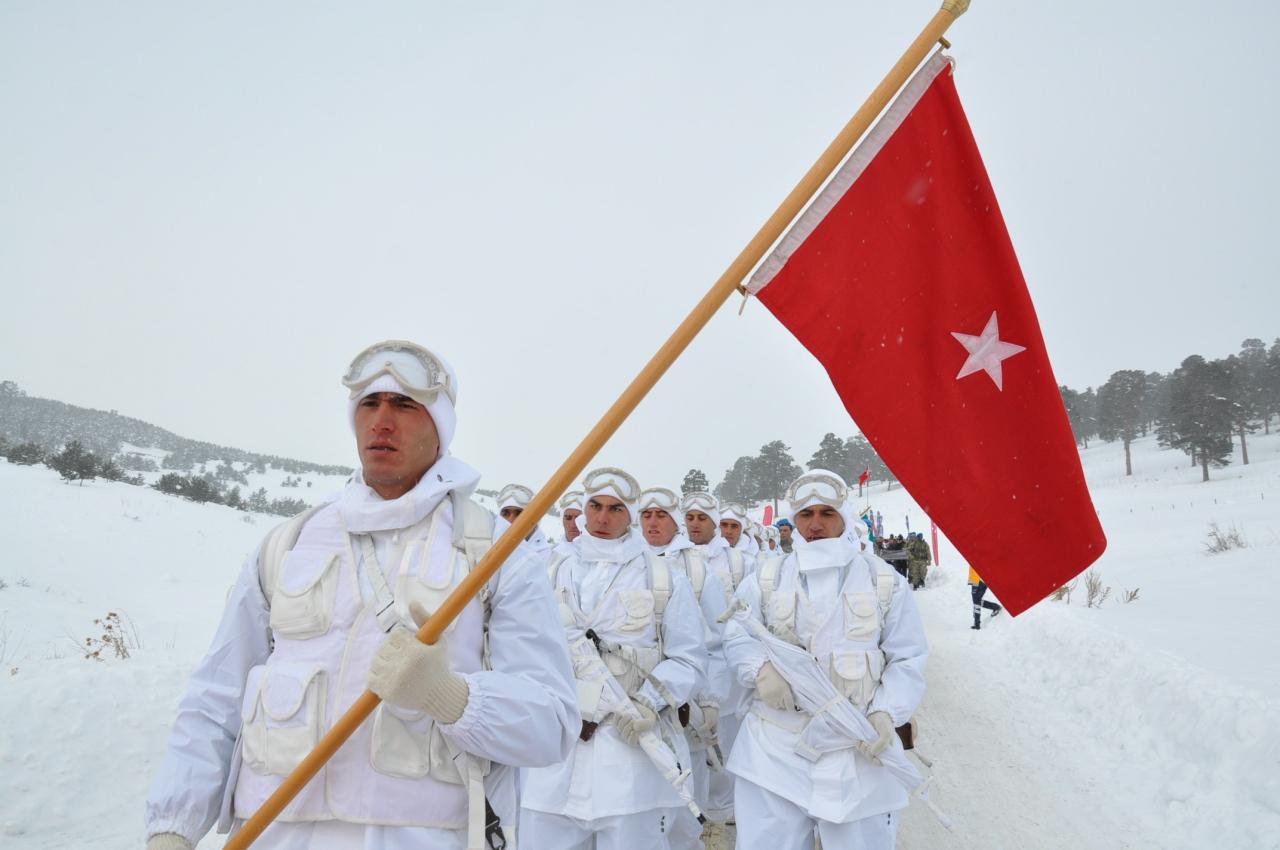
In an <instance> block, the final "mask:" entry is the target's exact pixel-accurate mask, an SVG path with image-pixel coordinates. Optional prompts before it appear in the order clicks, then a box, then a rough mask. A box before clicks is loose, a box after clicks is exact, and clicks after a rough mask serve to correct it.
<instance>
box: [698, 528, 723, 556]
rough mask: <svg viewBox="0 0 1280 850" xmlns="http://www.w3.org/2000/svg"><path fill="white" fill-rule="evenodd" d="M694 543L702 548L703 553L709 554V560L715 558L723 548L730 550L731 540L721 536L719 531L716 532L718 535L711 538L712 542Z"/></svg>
mask: <svg viewBox="0 0 1280 850" xmlns="http://www.w3.org/2000/svg"><path fill="white" fill-rule="evenodd" d="M694 545H696V546H697V548H699V549H701V550H702V553H703V554H704V555H706V556H707V560H708V561H709V560H711V559H712V558H714V557H715V556H716V553H717V552H719V551H720V550H721V549H723V550H724V551H726V552H728V551H729V541H728V540H725V539H724V538H723V537H721V536H720V532H718V531H717V532H716V536H715V537H712V538H711V542H710V543H700V544H694Z"/></svg>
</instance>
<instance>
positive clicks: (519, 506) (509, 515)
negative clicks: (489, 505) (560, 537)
mask: <svg viewBox="0 0 1280 850" xmlns="http://www.w3.org/2000/svg"><path fill="white" fill-rule="evenodd" d="M532 501H533V491H532V490H530V489H529V488H528V487H525V486H524V485H523V484H508V485H507V486H506V487H503V488H502V490H501V491H500V492H499V493H498V516H500V517H502V518H503V519H505V520H506V521H507V522H515V521H516V517H518V516H520V514H522V513H524V509H525V508H527V507H529V503H530V502H532ZM524 541H525V543H527V544H528V545H529V548H530V549H532V550H533V551H534V552H537V553H538V554H539V555H542V556H543V557H548V553H550V552H551V544H550V543H548V542H547V536H546V535H545V534H543V533H542V529H541V528H539V527H538V526H537V525H535V526H534V527H533V528H532V530H530V531H529V533H528V534H527V535H525V538H524Z"/></svg>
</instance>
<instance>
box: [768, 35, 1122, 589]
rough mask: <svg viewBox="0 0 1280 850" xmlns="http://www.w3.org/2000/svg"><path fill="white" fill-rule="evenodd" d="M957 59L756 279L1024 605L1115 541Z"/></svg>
mask: <svg viewBox="0 0 1280 850" xmlns="http://www.w3.org/2000/svg"><path fill="white" fill-rule="evenodd" d="M952 72H953V64H952V62H951V60H950V58H949V57H946V56H943V55H941V54H935V56H934V57H933V58H932V59H930V60H929V61H928V62H927V63H926V64H925V65H924V66H923V67H922V68H921V69H920V70H919V71H918V72H917V73H916V75H915V76H914V77H913V78H912V80H911V81H910V82H909V83H908V84H907V85H906V87H905V88H904V89H903V90H902V92H901V93H900V94H899V96H898V98H897V100H895V102H894V103H893V105H892V106H890V108H889V110H888V111H887V112H886V113H885V115H884V116H883V117H882V118H881V120H880V122H879V123H878V124H877V125H876V127H875V128H873V129H872V131H871V132H870V133H869V134H868V135H867V136H866V138H864V139H863V140H862V142H860V143H859V145H858V147H857V148H856V149H855V150H854V152H853V153H852V154H851V155H850V157H849V159H848V160H847V161H846V162H845V164H844V165H843V166H842V167H841V169H840V170H839V171H838V172H837V174H836V175H835V176H834V177H833V178H832V179H831V180H830V181H829V182H828V184H827V186H826V187H824V189H823V190H822V192H821V193H820V194H819V195H818V197H816V198H815V199H814V201H813V203H812V204H810V206H809V208H808V209H807V210H806V211H805V213H804V214H803V215H802V216H801V217H800V218H799V219H798V220H797V221H796V223H795V224H794V225H793V226H792V228H791V230H790V231H789V232H788V233H787V235H786V236H784V237H783V239H782V241H781V242H779V244H778V247H777V248H776V249H775V250H774V252H773V253H772V254H771V255H770V256H769V257H767V258H766V259H765V261H764V262H763V263H762V264H761V266H760V268H759V269H758V270H757V272H756V273H755V275H754V276H753V277H752V279H751V281H750V282H749V284H748V289H749V290H750V291H752V292H754V293H756V294H757V295H758V296H759V298H760V301H761V302H762V303H763V304H764V305H765V306H766V307H768V309H769V310H770V311H771V312H772V313H773V314H774V315H775V316H777V317H778V319H779V320H781V321H782V323H783V324H784V325H786V326H787V328H788V329H789V330H790V331H791V332H792V333H794V334H795V335H796V337H797V338H799V340H800V342H801V343H803V344H804V346H805V347H806V348H807V349H809V351H810V352H812V353H813V354H814V356H816V357H817V358H818V360H820V361H821V362H822V365H823V366H824V367H825V368H826V370H827V373H828V374H829V375H830V376H831V380H832V382H833V383H834V384H835V388H836V392H838V393H839V395H840V398H841V400H842V401H843V402H844V404H845V407H846V408H847V409H848V411H849V414H850V415H851V416H852V417H853V418H854V421H855V422H857V425H858V428H859V430H861V431H862V433H863V434H864V435H865V436H866V437H867V439H868V440H869V441H870V442H871V444H872V445H873V446H875V449H876V451H877V452H879V454H880V457H881V458H883V459H884V461H885V463H886V464H888V466H889V468H890V469H891V470H892V471H893V473H894V475H895V476H896V477H897V478H898V480H899V481H901V482H902V484H903V485H904V486H905V487H906V488H907V490H908V491H909V492H910V493H911V495H912V496H913V497H914V498H915V500H916V501H917V502H918V503H919V504H920V507H921V508H923V509H924V511H925V512H926V513H927V514H928V515H929V516H930V517H932V518H933V520H934V521H936V522H937V524H938V526H939V527H940V528H941V529H942V530H943V532H944V533H945V534H946V535H947V537H949V538H950V539H951V541H952V542H953V543H954V544H955V546H956V548H957V549H958V550H959V551H960V553H961V554H962V555H964V557H965V558H966V559H967V560H968V561H969V563H970V564H971V565H972V566H973V567H974V568H975V569H977V570H978V572H979V573H981V574H982V576H983V578H984V579H986V582H987V584H988V585H990V587H991V589H992V590H993V591H995V593H996V595H997V596H999V597H1000V599H1001V601H1002V602H1003V603H1004V604H1005V606H1006V607H1007V608H1008V609H1009V610H1010V611H1011V612H1012V613H1014V614H1017V613H1020V612H1022V611H1024V610H1026V609H1027V608H1029V607H1031V606H1032V605H1034V604H1035V603H1036V602H1038V601H1039V600H1041V599H1043V598H1044V597H1045V596H1047V595H1048V594H1049V593H1051V592H1052V591H1053V590H1054V589H1055V588H1057V587H1058V586H1060V585H1062V584H1064V583H1065V582H1067V581H1069V580H1070V579H1071V578H1072V577H1074V576H1076V575H1077V574H1079V573H1080V572H1081V571H1083V570H1084V569H1085V568H1086V567H1088V566H1089V564H1091V563H1093V562H1094V561H1095V560H1096V559H1097V558H1098V557H1099V556H1100V555H1101V554H1102V552H1103V550H1104V549H1105V548H1106V538H1105V536H1104V535H1103V533H1102V526H1101V525H1100V524H1099V522H1098V516H1097V513H1096V511H1095V510H1094V507H1093V503H1092V501H1091V500H1090V498H1089V490H1088V487H1087V486H1086V484H1085V479H1084V473H1083V471H1082V470H1081V468H1080V456H1079V454H1078V452H1077V450H1076V443H1075V438H1074V437H1073V436H1072V433H1071V428H1070V426H1069V424H1068V423H1067V415H1066V410H1065V409H1064V408H1063V405H1062V398H1061V396H1060V395H1059V393H1058V386H1057V381H1056V380H1055V379H1054V376H1053V369H1052V368H1051V367H1050V365H1049V355H1048V353H1047V352H1046V351H1045V347H1044V340H1043V339H1042V338H1041V335H1040V325H1039V322H1038V321H1037V320H1036V314H1035V309H1034V308H1033V307H1032V305H1031V297H1030V295H1028V293H1027V286H1026V282H1025V281H1024V280H1023V277H1022V271H1021V269H1019V267H1018V260H1017V257H1016V256H1015V255H1014V252H1013V245H1012V243H1011V242H1010V240H1009V234H1008V232H1007V231H1006V230H1005V226H1004V219H1003V218H1002V217H1001V215H1000V207H999V205H998V204H997V203H996V198H995V194H994V193H993V192H992V189H991V184H990V182H989V181H988V179H987V173H986V169H985V168H984V167H983V165H982V157H981V156H980V155H979V153H978V148H977V145H976V144H975V143H974V140H973V135H972V133H971V132H970V130H969V123H968V121H967V120H966V118H965V114H964V110H963V108H962V107H961V105H960V99H959V96H958V95H957V94H956V88H955V81H954V79H953V74H952ZM868 375H884V376H886V377H885V379H884V380H883V381H880V380H869V379H868V378H867V376H868Z"/></svg>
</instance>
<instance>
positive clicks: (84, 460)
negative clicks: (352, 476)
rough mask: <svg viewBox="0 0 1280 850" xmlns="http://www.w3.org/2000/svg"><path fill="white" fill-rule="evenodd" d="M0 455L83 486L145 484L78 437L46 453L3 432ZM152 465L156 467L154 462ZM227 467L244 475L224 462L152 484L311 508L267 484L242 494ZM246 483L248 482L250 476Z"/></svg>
mask: <svg viewBox="0 0 1280 850" xmlns="http://www.w3.org/2000/svg"><path fill="white" fill-rule="evenodd" d="M0 457H4V458H8V460H9V462H10V463H13V464H16V465H18V466H35V465H36V464H44V465H45V466H47V467H49V468H50V469H52V470H53V471H54V472H57V473H58V474H59V475H60V476H62V479H63V480H64V481H67V482H73V481H74V482H77V483H79V484H81V485H83V484H84V482H86V481H92V480H94V479H95V478H104V479H106V480H108V481H121V482H123V483H125V484H132V485H134V486H137V487H141V486H144V485H145V484H146V479H144V478H143V477H142V474H141V473H135V474H134V475H129V474H128V472H127V471H126V470H125V469H124V468H123V467H121V466H120V464H118V463H116V461H115V460H114V459H113V458H109V457H108V458H102V457H99V456H98V455H97V454H95V453H94V452H92V451H90V450H88V449H86V448H85V447H84V445H82V444H81V443H80V441H79V440H72V441H71V442H69V443H67V444H66V445H65V446H63V447H62V449H61V450H59V451H57V452H46V451H45V450H44V448H43V447H42V446H41V445H40V444H39V443H34V442H27V443H19V444H17V445H12V444H10V443H9V441H8V440H7V439H6V438H5V437H4V435H3V434H0ZM152 465H153V466H154V463H153V464H152ZM226 470H230V471H231V473H236V474H238V475H239V476H240V477H241V478H243V473H237V471H236V470H235V468H234V467H232V466H230V465H229V464H224V465H223V466H222V467H219V469H218V473H221V474H222V475H221V477H219V475H218V474H217V473H213V472H204V473H200V474H198V475H197V474H195V473H193V474H191V475H181V474H179V473H177V472H167V473H165V474H164V475H161V476H160V478H159V479H158V480H157V481H156V483H154V484H152V485H151V487H152V489H155V490H159V491H160V492H161V493H167V494H169V495H171V496H179V497H181V498H184V499H187V500H189V501H192V502H202V503H204V502H212V503H213V504H217V505H226V506H227V507H229V508H235V509H236V510H241V511H251V512H253V513H262V514H274V515H276V516H294V515H295V514H298V513H301V512H302V511H305V510H306V509H307V508H308V507H309V505H308V504H307V503H306V502H304V501H302V500H301V499H288V498H285V499H272V498H270V497H269V496H268V495H267V489H266V488H265V487H259V488H258V489H257V490H255V491H254V492H253V493H250V494H249V495H248V496H243V495H241V493H240V487H239V486H231V487H228V485H227V478H228V473H227V471H226ZM245 482H246V483H247V479H245ZM293 486H297V484H294V485H293ZM307 486H311V482H307Z"/></svg>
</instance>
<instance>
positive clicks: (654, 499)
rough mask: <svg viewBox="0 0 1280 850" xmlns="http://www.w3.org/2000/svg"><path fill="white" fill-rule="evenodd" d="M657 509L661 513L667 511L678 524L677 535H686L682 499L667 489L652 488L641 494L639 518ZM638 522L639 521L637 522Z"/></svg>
mask: <svg viewBox="0 0 1280 850" xmlns="http://www.w3.org/2000/svg"><path fill="white" fill-rule="evenodd" d="M650 508H656V509H657V510H660V511H666V512H667V515H668V516H670V517H671V519H672V521H674V522H675V524H676V534H684V533H685V530H684V514H683V513H681V511H680V499H679V498H678V497H677V496H676V494H675V493H673V492H672V491H670V490H668V489H667V488H666V487H650V488H648V489H647V490H645V491H644V492H643V493H641V494H640V501H639V502H637V503H636V515H637V517H638V516H639V515H640V514H641V513H643V512H645V511H647V510H649V509H650ZM637 522H638V520H637Z"/></svg>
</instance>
